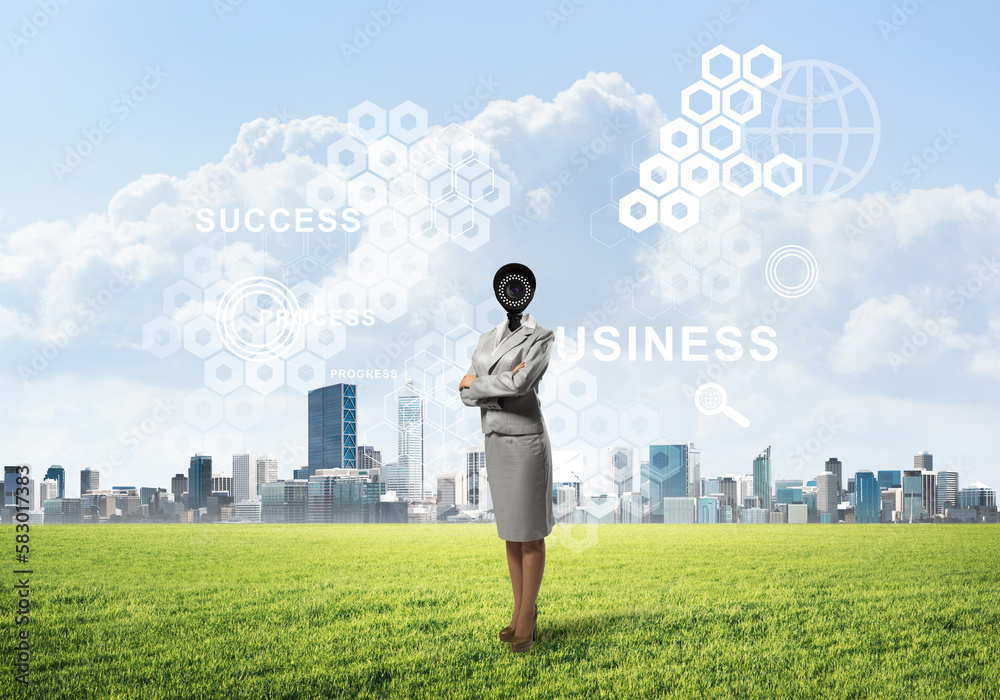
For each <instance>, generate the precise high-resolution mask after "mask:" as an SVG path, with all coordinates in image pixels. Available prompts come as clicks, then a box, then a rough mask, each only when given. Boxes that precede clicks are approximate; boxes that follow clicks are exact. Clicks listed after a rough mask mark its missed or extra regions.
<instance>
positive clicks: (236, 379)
mask: <svg viewBox="0 0 1000 700" xmlns="http://www.w3.org/2000/svg"><path fill="white" fill-rule="evenodd" d="M205 386H207V387H208V388H209V389H211V390H212V391H216V392H218V393H220V394H222V395H223V396H225V395H226V394H228V393H229V392H231V391H234V390H235V389H238V388H239V387H241V386H243V360H241V359H239V358H238V357H234V356H233V355H230V354H229V353H228V352H220V353H217V354H215V355H213V356H212V357H210V358H208V359H207V360H206V361H205Z"/></svg>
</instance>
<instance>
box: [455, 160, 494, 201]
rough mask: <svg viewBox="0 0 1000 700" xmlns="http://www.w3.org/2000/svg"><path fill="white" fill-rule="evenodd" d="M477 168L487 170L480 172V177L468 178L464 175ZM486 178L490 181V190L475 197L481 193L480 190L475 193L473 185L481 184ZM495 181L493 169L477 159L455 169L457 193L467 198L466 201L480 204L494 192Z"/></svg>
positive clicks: (471, 176) (470, 176)
mask: <svg viewBox="0 0 1000 700" xmlns="http://www.w3.org/2000/svg"><path fill="white" fill-rule="evenodd" d="M477 166H481V168H485V170H482V172H480V173H479V174H478V175H469V176H468V177H466V176H465V175H463V172H464V171H467V170H469V169H476V168H477ZM481 168H480V169H481ZM486 178H488V179H489V184H490V186H489V188H488V189H485V190H482V191H481V193H480V194H479V196H473V195H475V194H477V193H479V192H480V189H479V188H477V189H476V190H475V191H473V187H472V186H473V183H478V182H481V181H482V180H483V179H486ZM494 180H495V173H494V171H493V168H491V167H490V166H488V165H486V163H484V162H482V161H481V160H479V159H477V158H473V159H471V160H467V161H465V162H464V163H462V164H461V165H459V166H458V167H457V168H455V182H454V185H455V191H456V192H457V193H458V194H459V195H461V196H463V197H465V198H466V199H468V200H470V201H472V202H478V201H479V200H480V199H482V198H483V197H485V196H486V195H487V194H489V193H490V192H492V191H493V187H494Z"/></svg>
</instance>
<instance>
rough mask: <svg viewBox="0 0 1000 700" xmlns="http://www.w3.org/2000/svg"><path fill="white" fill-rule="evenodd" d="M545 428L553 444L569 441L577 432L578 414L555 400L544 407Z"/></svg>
mask: <svg viewBox="0 0 1000 700" xmlns="http://www.w3.org/2000/svg"><path fill="white" fill-rule="evenodd" d="M543 413H544V415H545V430H546V432H547V433H548V434H549V437H550V438H551V439H552V444H553V446H555V445H561V444H564V443H566V442H569V441H570V440H572V439H573V438H575V437H576V436H577V434H578V432H579V431H578V427H577V424H578V423H579V419H580V414H579V412H577V411H575V410H574V409H572V408H570V407H569V406H567V405H566V404H563V403H559V402H556V403H554V404H550V405H548V406H546V407H545V409H544V410H543Z"/></svg>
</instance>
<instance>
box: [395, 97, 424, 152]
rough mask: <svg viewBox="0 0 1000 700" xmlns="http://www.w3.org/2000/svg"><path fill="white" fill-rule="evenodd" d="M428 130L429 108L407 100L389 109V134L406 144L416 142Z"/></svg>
mask: <svg viewBox="0 0 1000 700" xmlns="http://www.w3.org/2000/svg"><path fill="white" fill-rule="evenodd" d="M426 131H427V110H426V109H424V108H423V107H420V106H418V105H416V104H414V103H413V102H410V101H409V100H407V101H406V102H404V103H403V104H401V105H399V106H398V107H393V108H392V109H391V110H389V135H390V136H393V137H395V138H397V139H399V140H400V141H402V142H403V143H405V144H406V145H408V146H409V145H411V144H413V143H416V141H417V140H418V139H420V138H421V137H422V136H423V135H424V133H426Z"/></svg>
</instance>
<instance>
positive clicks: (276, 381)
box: [246, 358, 285, 394]
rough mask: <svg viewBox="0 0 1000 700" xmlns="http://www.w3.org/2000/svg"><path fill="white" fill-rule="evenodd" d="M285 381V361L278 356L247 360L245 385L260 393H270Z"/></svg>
mask: <svg viewBox="0 0 1000 700" xmlns="http://www.w3.org/2000/svg"><path fill="white" fill-rule="evenodd" d="M284 383H285V362H284V360H280V359H278V358H274V359H271V360H265V361H263V362H259V361H254V362H247V372H246V385H247V386H248V387H250V388H251V389H253V390H254V391H257V392H259V393H261V394H270V393H271V392H272V391H274V390H275V389H277V388H278V387H280V386H281V385H283V384H284Z"/></svg>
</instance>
